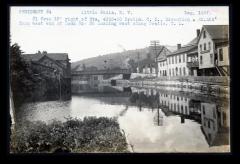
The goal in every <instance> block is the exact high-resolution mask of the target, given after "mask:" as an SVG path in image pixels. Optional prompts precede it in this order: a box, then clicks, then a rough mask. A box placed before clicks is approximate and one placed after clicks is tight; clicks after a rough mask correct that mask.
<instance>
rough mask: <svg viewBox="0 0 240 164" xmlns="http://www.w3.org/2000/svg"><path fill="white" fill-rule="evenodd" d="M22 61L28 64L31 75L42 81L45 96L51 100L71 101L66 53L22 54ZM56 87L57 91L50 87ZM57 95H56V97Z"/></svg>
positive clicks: (69, 67)
mask: <svg viewBox="0 0 240 164" xmlns="http://www.w3.org/2000/svg"><path fill="white" fill-rule="evenodd" d="M22 57H23V59H24V60H25V61H26V62H27V63H28V64H29V66H30V68H31V70H32V72H33V74H34V75H35V76H39V77H41V78H42V79H44V80H45V82H46V83H45V82H44V80H43V81H42V83H43V85H42V86H43V87H44V86H45V88H44V89H43V90H46V93H45V95H47V96H50V97H51V96H52V98H53V99H57V98H59V99H65V100H69V99H71V65H70V59H69V58H68V54H67V53H47V52H46V51H43V52H42V53H41V52H38V53H35V54H23V55H22ZM53 84H54V85H55V86H57V89H56V88H54V87H55V86H54V87H53V86H51V85H53ZM56 93H57V95H56Z"/></svg>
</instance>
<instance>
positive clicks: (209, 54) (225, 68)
mask: <svg viewBox="0 0 240 164" xmlns="http://www.w3.org/2000/svg"><path fill="white" fill-rule="evenodd" d="M197 44H198V58H199V69H201V71H202V73H203V75H205V76H228V75H229V26H228V25H203V27H202V29H201V33H200V37H199V38H198V41H197Z"/></svg>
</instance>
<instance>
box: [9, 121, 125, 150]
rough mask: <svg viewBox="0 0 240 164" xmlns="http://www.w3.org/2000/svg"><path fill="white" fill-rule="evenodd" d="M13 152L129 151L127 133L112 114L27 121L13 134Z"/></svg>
mask: <svg viewBox="0 0 240 164" xmlns="http://www.w3.org/2000/svg"><path fill="white" fill-rule="evenodd" d="M11 152H12V153H56V152H72V153H82V152H86V153H87V152H96V153H99V152H100V153H101V152H128V150H127V142H126V138H125V136H124V135H123V134H122V133H121V130H120V127H119V124H118V122H117V121H116V120H115V119H113V118H105V117H101V118H95V117H87V118H84V119H83V120H78V119H68V120H67V121H66V122H58V121H54V122H52V123H51V124H46V123H44V122H39V121H38V122H25V123H23V124H21V125H18V126H16V129H15V131H14V132H13V134H12V136H11Z"/></svg>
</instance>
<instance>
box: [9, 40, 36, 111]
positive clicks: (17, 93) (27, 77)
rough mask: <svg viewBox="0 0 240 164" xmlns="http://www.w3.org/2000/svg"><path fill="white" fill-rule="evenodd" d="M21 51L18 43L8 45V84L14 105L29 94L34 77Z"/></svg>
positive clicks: (20, 102) (19, 103)
mask: <svg viewBox="0 0 240 164" xmlns="http://www.w3.org/2000/svg"><path fill="white" fill-rule="evenodd" d="M21 54H22V51H21V50H20V46H19V45H18V44H16V43H15V44H13V45H12V46H11V47H10V84H11V89H12V96H13V102H14V106H15V107H16V108H17V107H19V106H20V105H21V104H22V103H23V102H24V101H25V99H26V98H28V97H30V96H31V93H32V90H33V88H34V79H33V78H32V76H31V70H30V69H29V67H28V65H27V63H26V62H25V61H24V60H23V59H22V57H21Z"/></svg>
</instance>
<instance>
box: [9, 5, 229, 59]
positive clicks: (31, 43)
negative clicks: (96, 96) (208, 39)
mask: <svg viewBox="0 0 240 164" xmlns="http://www.w3.org/2000/svg"><path fill="white" fill-rule="evenodd" d="M33 10H35V11H36V10H41V11H42V12H39V13H31V12H32V11H33ZM228 10H229V9H228V7H226V6H225V7H224V6H222V7H216V6H215V7H214V6H211V7H206V6H205V7H201V6H199V7H193V6H186V7H103V6H102V7H14V6H13V7H11V10H10V11H11V12H10V36H11V43H12V44H13V43H18V44H19V45H20V47H21V50H22V51H24V52H25V53H36V52H37V51H47V52H49V53H68V55H69V58H70V59H71V62H74V61H78V60H81V59H86V58H90V57H95V56H99V55H104V54H109V53H114V52H122V51H124V50H132V49H138V48H145V47H147V46H149V45H150V41H151V40H159V42H160V44H161V45H171V46H176V45H177V44H178V43H180V44H182V45H184V44H187V43H188V42H189V41H191V40H192V39H193V38H194V37H196V30H197V29H201V27H202V25H204V24H208V25H210V24H224V25H226V24H229V14H228V12H229V11H228ZM90 18H97V19H98V20H102V19H103V18H116V19H122V20H126V19H130V18H131V19H136V18H142V19H143V20H149V19H151V21H154V20H155V19H156V18H157V19H160V20H161V19H162V20H166V19H168V18H174V20H173V22H174V23H175V25H168V26H161V25H158V26H149V25H146V26H142V25H138V26H133V25H123V26H112V25H99V24H98V23H97V22H96V23H95V25H91V26H90V25H88V23H89V21H85V23H86V25H69V24H68V23H69V20H70V19H71V20H74V19H78V20H80V19H83V20H84V19H85V20H89V19H90ZM200 18H202V19H201V20H200ZM208 18H210V19H208ZM50 19H51V22H53V20H59V21H54V22H53V23H54V25H51V26H50V25H46V24H45V23H46V22H48V21H46V20H50ZM176 19H177V20H176ZM179 19H181V20H183V19H184V20H189V19H190V20H191V21H190V22H186V21H179ZM193 19H194V21H193ZM41 22H43V23H42V24H41ZM59 22H60V23H61V24H58V23H59ZM81 22H82V21H81ZM145 22H146V21H145ZM33 23H35V25H33ZM125 23H126V22H125ZM179 23H180V24H179ZM36 24H38V25H36Z"/></svg>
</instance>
